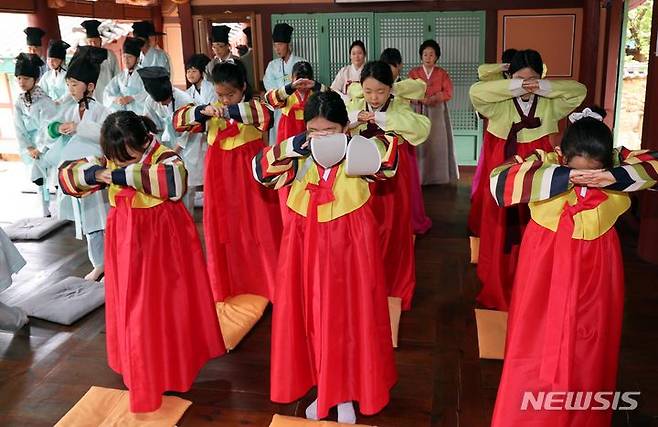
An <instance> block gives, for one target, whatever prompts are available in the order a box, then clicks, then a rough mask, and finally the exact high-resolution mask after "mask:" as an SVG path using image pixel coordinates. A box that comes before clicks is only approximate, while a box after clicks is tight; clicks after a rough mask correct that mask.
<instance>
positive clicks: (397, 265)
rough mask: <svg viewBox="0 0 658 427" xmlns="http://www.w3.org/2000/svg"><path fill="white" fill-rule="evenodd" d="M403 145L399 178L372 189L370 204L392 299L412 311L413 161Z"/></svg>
mask: <svg viewBox="0 0 658 427" xmlns="http://www.w3.org/2000/svg"><path fill="white" fill-rule="evenodd" d="M405 145H407V143H404V144H402V146H400V147H399V148H400V149H399V150H398V156H399V159H398V170H397V173H396V175H395V176H394V177H393V178H391V179H387V180H385V181H379V182H375V183H373V184H372V185H371V186H370V191H371V193H372V197H371V198H370V201H369V202H368V203H369V204H370V206H371V208H372V211H373V213H374V215H375V219H376V220H377V224H379V235H380V241H381V245H382V253H383V255H384V280H385V282H384V283H386V284H387V285H388V292H389V293H388V294H389V296H393V297H398V298H402V310H409V309H411V299H412V297H413V295H414V289H415V288H416V258H415V255H414V241H413V235H414V232H413V228H412V226H411V195H410V191H409V189H410V188H411V183H410V182H411V178H410V175H411V173H410V171H411V168H410V166H411V161H410V159H409V158H408V157H409V150H408V149H406V148H405V147H404V146H405Z"/></svg>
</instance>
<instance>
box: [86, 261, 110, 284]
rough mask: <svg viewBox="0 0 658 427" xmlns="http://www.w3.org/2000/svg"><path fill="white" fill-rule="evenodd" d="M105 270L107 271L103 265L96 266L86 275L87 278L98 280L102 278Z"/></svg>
mask: <svg viewBox="0 0 658 427" xmlns="http://www.w3.org/2000/svg"><path fill="white" fill-rule="evenodd" d="M104 272H105V268H104V266H102V265H101V266H98V267H94V269H93V270H91V271H90V272H89V274H87V275H86V276H85V280H91V281H92V282H96V281H97V280H98V279H100V278H101V275H102V274H103V273H104Z"/></svg>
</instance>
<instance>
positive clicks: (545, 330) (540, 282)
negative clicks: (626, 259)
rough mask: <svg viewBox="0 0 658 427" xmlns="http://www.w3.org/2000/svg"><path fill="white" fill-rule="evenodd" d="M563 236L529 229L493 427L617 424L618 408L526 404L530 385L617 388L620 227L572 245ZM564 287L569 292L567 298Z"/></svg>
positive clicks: (621, 292) (621, 288)
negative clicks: (561, 240) (577, 408)
mask: <svg viewBox="0 0 658 427" xmlns="http://www.w3.org/2000/svg"><path fill="white" fill-rule="evenodd" d="M558 239H559V238H558V233H554V232H552V231H550V230H548V229H546V228H544V227H541V226H540V225H538V224H537V223H535V222H534V221H531V222H530V223H529V224H528V227H527V229H526V231H525V235H524V237H523V243H522V245H521V251H520V255H519V264H518V268H517V276H516V279H515V287H514V292H513V297H512V303H511V306H510V313H509V321H508V322H509V323H508V330H507V344H506V352H505V363H504V367H503V375H502V378H501V381H500V386H499V387H498V397H497V399H496V406H495V409H494V416H493V422H492V426H494V427H503V426H510V427H512V426H514V427H516V426H533V427H560V426H565V427H566V426H590V427H597V426H600V427H603V426H606V427H607V426H610V421H611V415H612V413H611V411H601V410H587V411H566V410H560V411H545V410H535V409H533V408H532V406H528V409H527V410H525V411H522V410H520V408H521V403H522V397H523V393H524V392H526V391H528V392H533V393H534V394H535V395H537V394H538V392H541V391H545V392H549V391H555V392H568V391H573V392H579V391H593V392H597V391H606V392H613V391H615V384H616V379H617V361H618V354H619V342H620V336H621V327H622V315H623V308H624V272H623V264H622V256H621V251H620V245H619V239H618V238H617V233H616V231H615V230H614V228H613V229H611V230H609V231H608V232H607V233H605V234H604V235H602V236H601V237H599V238H597V239H596V240H591V241H586V240H574V239H570V238H568V237H567V239H566V242H567V243H566V244H560V243H559V240H558ZM561 256H566V257H569V258H570V259H571V260H573V264H572V266H571V267H569V265H568V264H569V261H566V264H567V265H566V266H565V262H564V261H563V260H561V259H560V257H561ZM566 270H570V271H566ZM560 291H566V292H565V294H564V295H563V296H562V298H563V300H562V301H561V300H560V299H559V296H558V295H559V294H558V293H557V292H560ZM553 298H557V299H555V300H554V299H553ZM563 301H566V303H565V304H563ZM555 308H557V310H555ZM555 319H559V320H557V321H556V320H555ZM555 333H557V335H553V337H555V336H557V337H558V341H555V340H554V339H551V338H550V337H551V335H550V334H555ZM560 335H562V337H563V338H562V341H561V342H562V344H559V343H560V341H559V338H560ZM556 343H558V344H559V345H557V346H556Z"/></svg>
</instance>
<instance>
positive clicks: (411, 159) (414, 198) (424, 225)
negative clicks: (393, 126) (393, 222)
mask: <svg viewBox="0 0 658 427" xmlns="http://www.w3.org/2000/svg"><path fill="white" fill-rule="evenodd" d="M405 147H406V150H407V151H409V155H408V156H404V157H405V158H406V159H407V161H408V165H407V166H406V167H407V168H408V169H409V192H410V194H411V197H410V200H411V227H412V229H413V232H414V234H416V235H422V234H425V233H427V232H428V231H429V229H430V228H432V220H431V219H430V218H429V217H428V216H427V214H426V213H425V201H424V200H423V190H422V188H421V186H420V173H419V172H418V162H417V161H416V147H414V146H413V145H411V144H403V145H402V147H400V148H401V149H402V150H404V149H405Z"/></svg>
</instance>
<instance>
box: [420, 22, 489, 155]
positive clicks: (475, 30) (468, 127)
mask: <svg viewBox="0 0 658 427" xmlns="http://www.w3.org/2000/svg"><path fill="white" fill-rule="evenodd" d="M485 19H486V18H485V13H484V12H442V13H439V14H437V15H436V16H435V17H434V19H433V21H434V22H433V23H432V24H431V25H430V26H431V29H432V38H434V39H435V40H436V41H437V42H438V43H439V46H441V59H439V66H440V67H442V68H444V69H445V70H446V71H447V72H448V74H450V79H451V80H452V83H453V86H454V92H453V96H452V100H450V102H448V109H449V111H450V120H451V122H452V129H453V135H454V140H455V149H456V151H457V161H458V163H459V164H460V165H475V164H476V163H477V159H478V156H479V153H480V147H481V145H482V121H481V120H480V119H479V118H478V116H477V113H476V112H475V109H474V108H473V105H472V104H471V100H470V97H469V96H468V91H469V89H470V87H471V85H472V84H473V83H475V82H476V81H477V80H478V74H477V69H478V66H479V65H480V64H482V63H483V62H484V35H485Z"/></svg>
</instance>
